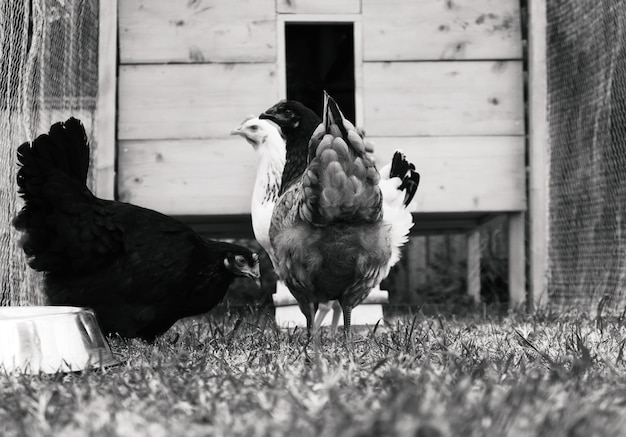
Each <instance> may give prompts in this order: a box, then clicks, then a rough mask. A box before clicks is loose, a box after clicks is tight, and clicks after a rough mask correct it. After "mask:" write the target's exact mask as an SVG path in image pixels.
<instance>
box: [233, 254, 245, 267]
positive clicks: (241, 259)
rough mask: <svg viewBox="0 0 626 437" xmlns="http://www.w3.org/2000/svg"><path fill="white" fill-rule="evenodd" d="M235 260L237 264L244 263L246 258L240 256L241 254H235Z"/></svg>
mask: <svg viewBox="0 0 626 437" xmlns="http://www.w3.org/2000/svg"><path fill="white" fill-rule="evenodd" d="M235 262H236V263H237V264H240V265H241V264H245V263H246V259H245V258H244V257H243V256H242V255H237V256H235Z"/></svg>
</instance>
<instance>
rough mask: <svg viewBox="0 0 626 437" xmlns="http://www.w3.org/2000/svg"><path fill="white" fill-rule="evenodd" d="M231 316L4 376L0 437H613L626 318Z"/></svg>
mask: <svg viewBox="0 0 626 437" xmlns="http://www.w3.org/2000/svg"><path fill="white" fill-rule="evenodd" d="M302 334H303V333H302V332H298V331H296V332H284V331H280V330H278V329H276V328H275V327H273V326H272V325H271V323H267V322H264V321H263V320H257V319H253V318H251V317H248V318H245V319H244V318H239V317H237V316H234V317H228V316H224V317H219V318H217V319H215V318H213V319H212V318H205V319H203V320H201V321H195V322H193V323H191V322H187V323H186V324H180V325H177V326H175V327H174V328H173V331H172V332H169V333H167V334H166V335H165V336H164V337H162V338H160V339H158V340H157V342H156V343H154V344H152V345H149V344H145V343H142V342H140V341H137V340H133V341H123V340H121V339H111V346H112V349H113V350H114V352H115V353H116V354H117V355H118V356H119V357H120V358H121V360H122V364H121V365H119V366H116V367H111V368H107V369H102V370H93V371H86V372H83V373H75V374H66V375H63V374H59V375H35V376H24V375H6V374H5V375H0V399H2V401H0V435H3V436H21V435H63V436H74V435H75V436H83V435H95V436H100V435H101V436H116V435H123V436H143V435H145V436H169V435H185V436H205V435H225V436H228V435H237V436H239V435H240V436H268V435H271V436H302V437H304V436H324V435H328V436H333V435H341V436H368V435H381V436H396V435H398V436H420V437H422V436H423V437H430V436H448V435H459V436H519V435H550V436H592V435H598V436H600V435H607V436H617V435H624V433H626V380H625V379H624V378H623V375H624V372H625V370H626V364H625V363H624V344H625V341H626V340H624V338H626V335H625V334H626V324H625V323H624V321H623V320H621V319H606V318H604V319H599V318H596V319H591V318H588V317H585V316H580V315H579V316H575V315H572V314H570V315H560V316H556V315H552V314H549V313H544V314H539V315H536V316H534V317H529V316H522V315H507V316H503V317H498V316H495V317H493V318H487V319H485V318H483V317H479V316H478V315H471V314H470V315H467V316H465V317H462V318H460V317H449V318H446V317H441V316H432V317H431V316H423V315H420V316H417V317H413V318H405V319H398V320H394V321H391V322H389V323H388V324H387V325H386V326H384V327H383V326H377V327H372V328H363V329H361V330H359V331H358V332H356V333H355V335H354V342H353V345H352V346H351V347H346V346H345V344H344V342H343V340H342V338H341V336H338V337H336V338H335V337H331V336H329V335H328V334H327V333H323V335H322V340H321V348H320V354H319V355H318V356H316V355H315V354H314V353H313V351H312V348H311V347H310V346H307V345H306V344H305V341H304V340H305V336H304V335H302Z"/></svg>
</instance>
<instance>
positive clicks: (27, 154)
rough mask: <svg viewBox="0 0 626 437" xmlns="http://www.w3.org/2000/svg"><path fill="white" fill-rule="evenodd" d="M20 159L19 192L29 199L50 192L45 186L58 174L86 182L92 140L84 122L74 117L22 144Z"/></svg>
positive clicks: (19, 149) (18, 155) (78, 181)
mask: <svg viewBox="0 0 626 437" xmlns="http://www.w3.org/2000/svg"><path fill="white" fill-rule="evenodd" d="M17 160H18V162H19V165H20V169H19V170H18V172H17V185H18V192H19V193H20V195H21V196H22V198H24V200H26V202H28V201H29V200H32V199H35V198H37V197H40V196H42V195H43V192H44V191H50V190H46V188H47V187H48V188H49V183H50V181H51V179H53V178H54V177H56V176H58V175H59V174H63V175H65V178H67V177H69V178H70V179H71V180H73V181H75V183H78V184H80V185H81V186H82V185H85V184H86V182H87V173H88V171H89V141H88V139H87V134H86V133H85V128H84V127H83V124H82V123H81V122H80V120H77V119H76V118H73V117H72V118H69V119H68V120H67V121H65V122H58V123H55V124H53V125H52V126H51V127H50V131H49V132H48V133H47V134H42V135H39V136H38V137H37V138H36V139H35V140H34V141H32V142H26V143H23V144H22V145H21V146H19V147H18V149H17ZM53 175H54V176H53Z"/></svg>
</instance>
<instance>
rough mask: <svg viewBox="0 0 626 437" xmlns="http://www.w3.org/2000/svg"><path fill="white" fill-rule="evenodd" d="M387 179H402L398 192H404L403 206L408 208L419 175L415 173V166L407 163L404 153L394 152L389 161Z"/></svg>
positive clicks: (418, 181)
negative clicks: (389, 167) (389, 166)
mask: <svg viewBox="0 0 626 437" xmlns="http://www.w3.org/2000/svg"><path fill="white" fill-rule="evenodd" d="M389 177H390V178H394V177H399V178H400V179H402V183H401V184H400V186H399V187H398V190H400V191H405V195H404V201H403V204H404V206H408V205H409V203H411V201H412V200H413V197H414V196H415V193H416V192H417V187H418V186H419V183H420V174H419V173H418V172H416V171H415V165H414V164H413V163H412V162H409V161H407V159H406V156H405V155H404V153H402V152H400V151H396V152H395V153H394V154H393V159H392V160H391V171H390V172H389Z"/></svg>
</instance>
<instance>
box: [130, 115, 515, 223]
mask: <svg viewBox="0 0 626 437" xmlns="http://www.w3.org/2000/svg"><path fill="white" fill-rule="evenodd" d="M236 125H237V123H235V124H234V126H236ZM372 141H373V142H374V145H375V148H376V156H377V159H378V162H379V163H380V165H382V164H384V163H386V162H388V160H389V159H391V156H392V154H393V152H394V150H395V149H396V148H400V149H402V150H404V152H405V153H406V154H407V155H408V156H409V157H410V158H411V159H412V160H413V161H414V162H415V164H416V166H417V169H418V171H419V172H420V173H421V175H422V181H421V183H420V188H419V190H418V192H417V195H416V198H415V200H414V203H413V205H412V211H413V212H418V213H419V212H430V213H432V212H443V213H448V212H481V211H518V210H523V209H525V199H524V183H525V179H524V139H523V138H522V137H467V138H459V137H449V138H432V137H429V138H419V139H415V138H372ZM256 162H257V161H256V155H255V153H254V151H253V150H252V148H251V147H250V146H249V145H248V144H247V143H245V142H244V141H243V140H242V139H241V138H235V137H232V138H230V137H229V138H221V139H220V138H217V139H207V140H197V139H196V140H164V141H163V140H159V141H121V142H120V143H119V165H118V166H119V169H118V175H119V177H118V181H119V195H120V199H121V200H124V201H126V202H132V203H136V204H138V205H141V206H145V207H148V208H153V209H156V210H158V211H161V212H164V213H166V214H174V215H185V214H248V213H249V212H250V198H251V193H252V188H253V186H254V177H255V173H256Z"/></svg>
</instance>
